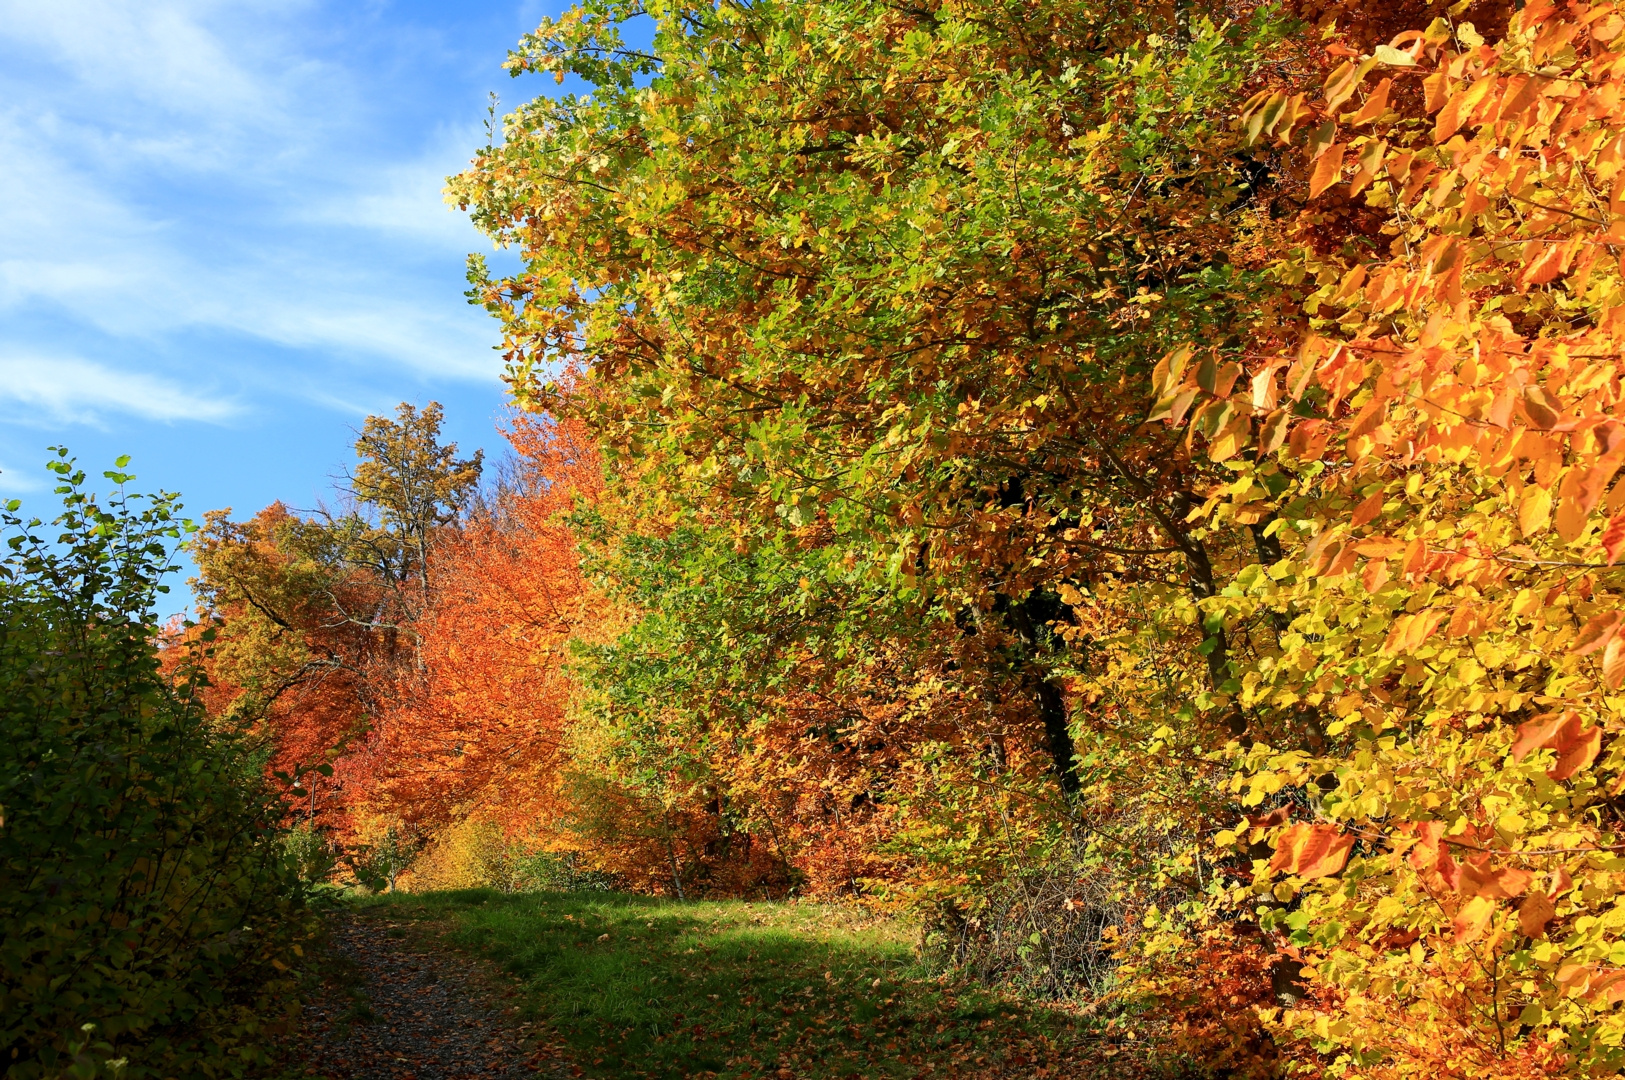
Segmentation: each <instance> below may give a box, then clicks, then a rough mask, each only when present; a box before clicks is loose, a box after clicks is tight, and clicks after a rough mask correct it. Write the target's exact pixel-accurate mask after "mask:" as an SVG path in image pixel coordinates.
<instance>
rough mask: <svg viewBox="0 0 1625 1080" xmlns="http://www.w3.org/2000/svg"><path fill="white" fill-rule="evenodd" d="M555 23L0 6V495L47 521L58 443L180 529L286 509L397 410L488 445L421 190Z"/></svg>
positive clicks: (170, 5) (483, 408)
mask: <svg viewBox="0 0 1625 1080" xmlns="http://www.w3.org/2000/svg"><path fill="white" fill-rule="evenodd" d="M563 6H564V5H563V4H561V3H558V2H549V3H485V4H481V3H450V2H441V3H391V2H369V0H348V2H323V0H304V2H300V0H0V469H3V470H4V471H3V472H0V493H3V494H5V495H7V496H17V497H21V498H22V499H23V500H24V504H25V508H26V509H27V510H29V511H32V512H36V513H42V515H43V514H44V512H46V511H49V510H50V509H51V502H50V499H51V497H50V495H49V490H48V485H47V483H46V480H45V478H44V473H43V469H42V467H41V462H43V460H44V459H45V457H46V452H45V448H46V447H47V446H48V445H50V444H53V443H59V442H60V443H66V444H67V445H68V446H70V447H71V448H72V449H73V451H74V452H75V454H76V455H77V456H78V457H79V459H80V461H81V463H82V464H83V465H86V466H87V467H91V468H92V470H93V472H99V471H100V470H101V469H102V468H104V467H107V466H108V465H110V464H111V461H112V459H113V458H114V457H116V456H117V455H119V454H123V453H128V454H130V455H132V457H133V462H132V465H131V470H132V471H133V472H135V473H136V474H137V475H138V476H139V478H140V480H139V483H138V485H137V486H140V487H163V488H165V489H168V490H172V491H173V490H178V491H180V492H181V493H182V494H183V495H184V496H185V500H186V504H187V508H188V512H189V513H190V514H191V515H192V516H201V514H202V512H203V511H204V510H206V509H213V508H218V507H223V506H231V507H233V508H234V509H235V510H236V512H237V514H238V515H239V516H246V515H247V514H250V513H252V512H253V511H254V510H256V509H258V508H259V507H261V506H264V505H265V504H267V503H269V502H271V501H272V500H274V499H278V498H281V499H284V500H286V501H288V502H289V503H291V504H293V505H295V506H304V507H308V506H312V505H314V504H315V502H316V501H317V500H318V499H319V498H321V497H322V496H323V494H324V493H325V492H326V490H327V488H328V485H329V479H328V478H329V477H330V476H331V475H332V474H333V473H334V472H336V470H337V469H338V467H339V466H341V465H342V464H344V463H345V462H346V461H347V460H348V458H349V456H350V453H349V443H350V441H351V439H352V437H353V436H352V434H351V429H352V428H355V427H359V425H360V423H361V420H362V418H363V417H365V416H366V415H367V414H368V413H375V412H386V411H389V410H391V409H393V407H394V406H395V404H396V403H398V402H400V401H403V400H405V401H412V402H415V403H419V404H421V403H424V402H427V401H429V400H431V399H435V400H439V401H441V402H442V403H443V404H444V405H445V407H446V412H447V420H448V424H447V427H448V433H449V435H450V436H451V437H452V438H455V439H456V440H457V441H458V442H459V443H460V444H461V446H462V448H463V449H464V450H472V449H473V448H475V447H481V446H483V447H485V448H486V450H487V452H488V454H496V453H500V451H501V449H502V443H501V440H500V438H499V436H498V435H497V434H496V430H495V425H496V422H497V421H498V420H499V419H500V417H501V413H502V409H503V394H502V386H501V383H500V379H499V376H500V374H501V361H500V359H499V358H498V355H497V353H496V352H494V351H493V349H492V346H494V345H496V344H497V342H498V341H499V334H498V330H497V326H496V324H495V322H494V321H493V320H491V319H490V317H489V316H487V315H486V314H485V313H484V312H483V311H481V310H480V309H478V308H472V307H470V306H468V304H467V302H466V301H465V300H464V298H463V295H462V293H463V289H464V288H465V287H466V286H465V284H464V282H463V277H462V275H463V263H464V258H465V256H466V254H467V253H468V252H470V251H486V252H489V251H490V247H491V245H490V243H489V242H488V241H487V240H485V239H484V238H483V237H482V236H480V235H479V234H478V233H476V232H475V231H474V229H473V228H472V226H470V225H469V224H468V222H467V220H466V218H464V217H463V216H462V215H461V214H459V213H457V212H456V210H455V209H453V208H449V207H447V206H446V205H445V204H444V202H443V201H442V198H441V187H442V184H443V182H444V178H445V176H446V175H447V174H449V173H453V172H456V171H458V170H459V169H461V168H462V167H463V166H464V165H465V164H466V162H467V161H468V159H469V157H470V155H471V154H472V152H473V151H474V149H475V148H476V147H477V146H478V145H479V144H480V143H481V142H482V141H483V139H484V135H483V121H484V117H485V106H486V95H487V94H488V93H489V92H490V91H492V90H495V91H497V92H498V93H499V94H500V95H501V96H502V99H503V102H504V104H505V106H511V105H513V104H515V103H517V102H518V101H519V100H521V98H523V97H529V96H533V95H535V94H538V93H545V92H549V91H551V90H552V89H553V84H552V81H551V80H550V79H548V80H545V81H544V80H543V79H540V78H537V77H526V78H523V79H519V80H513V79H510V78H509V77H508V75H507V73H506V72H504V71H503V70H502V69H501V67H500V65H501V62H502V60H503V59H504V57H505V55H506V53H507V50H508V49H509V48H510V47H512V46H513V44H514V43H515V42H517V41H518V39H519V37H520V35H521V34H523V33H524V32H526V31H528V30H532V29H534V28H535V26H536V23H537V22H538V21H539V20H540V18H541V17H542V16H543V15H545V14H554V13H556V12H557V11H558V10H560V9H562V7H563ZM503 258H504V259H510V258H511V255H506V254H505V255H504V257H503ZM503 265H504V261H503V260H502V259H498V260H496V261H494V262H493V267H494V268H501V267H502V266H503ZM507 265H511V263H508V264H507Z"/></svg>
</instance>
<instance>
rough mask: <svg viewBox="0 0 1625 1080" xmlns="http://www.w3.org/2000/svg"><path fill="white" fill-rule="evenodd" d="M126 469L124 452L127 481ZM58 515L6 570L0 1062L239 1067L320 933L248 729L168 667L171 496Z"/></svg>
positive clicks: (22, 1072)
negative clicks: (220, 717) (307, 939)
mask: <svg viewBox="0 0 1625 1080" xmlns="http://www.w3.org/2000/svg"><path fill="white" fill-rule="evenodd" d="M126 462H127V459H121V460H120V462H119V467H120V468H122V467H123V466H124V465H125V464H126ZM50 468H51V469H52V470H53V471H54V472H55V473H56V474H57V475H58V477H59V478H60V480H61V483H60V486H58V488H57V492H58V494H60V495H62V496H63V503H64V509H63V512H62V514H61V515H60V516H59V517H58V518H57V519H56V520H55V522H54V523H53V524H54V525H55V527H56V528H57V529H58V530H59V535H58V536H56V537H55V538H54V539H46V538H45V537H42V536H41V535H40V531H41V529H42V523H41V522H40V521H38V520H32V521H26V522H25V521H23V520H21V519H20V518H18V517H16V516H15V514H16V511H17V507H18V504H17V503H16V502H15V501H13V502H12V503H11V504H9V505H8V506H7V508H6V513H5V517H4V520H5V523H6V525H7V526H8V527H9V528H10V529H11V530H12V531H13V533H14V535H13V536H12V537H11V538H10V541H9V547H10V551H9V553H8V554H7V555H6V557H5V559H4V561H3V562H0V807H3V810H0V813H3V818H0V972H3V987H0V1055H3V1056H0V1061H4V1063H5V1064H4V1068H5V1075H6V1076H7V1077H8V1078H10V1077H15V1078H19V1080H21V1078H29V1080H33V1078H49V1077H60V1076H76V1077H89V1076H93V1075H98V1074H100V1073H101V1072H102V1071H103V1070H107V1071H110V1072H120V1071H122V1073H123V1075H124V1076H127V1077H144V1076H165V1077H183V1076H202V1075H208V1076H221V1075H232V1076H236V1075H242V1074H243V1073H245V1072H247V1071H249V1070H250V1069H252V1068H253V1067H255V1065H256V1064H258V1063H261V1062H263V1061H264V1060H265V1055H264V1051H263V1049H262V1048H261V1043H262V1036H263V1035H264V1034H266V1028H267V1023H266V1021H265V1020H264V1019H263V1018H264V1017H266V1016H269V1015H273V1014H274V1012H275V1008H274V1005H275V1003H277V1002H282V1003H284V1004H286V1003H291V1002H292V1001H294V1000H296V995H295V994H293V993H292V990H293V983H292V979H291V975H290V969H291V967H292V962H293V959H294V957H296V956H298V955H299V954H300V953H301V951H302V950H301V947H300V944H299V942H300V939H301V938H302V937H304V936H306V935H308V933H309V931H310V925H311V924H310V922H309V921H308V916H307V914H306V910H305V907H304V905H303V901H302V893H301V890H300V887H299V885H298V881H297V878H296V877H295V876H294V873H293V870H292V868H291V867H290V866H289V865H288V863H287V860H285V859H284V857H283V853H282V846H281V845H280V844H279V843H278V842H276V841H277V838H278V836H277V834H278V829H277V822H278V821H279V820H280V819H281V817H282V814H283V808H282V807H281V805H280V803H278V802H276V801H274V800H273V799H272V798H271V797H270V796H269V795H268V794H267V793H266V790H265V788H264V786H263V785H262V783H261V781H260V774H259V770H258V768H257V766H256V764H255V759H254V758H253V757H252V756H251V755H250V754H249V753H248V752H247V749H246V747H245V744H244V743H243V741H242V739H241V738H240V737H239V735H238V733H236V732H235V731H231V730H220V729H219V728H217V727H215V726H212V725H211V724H210V723H209V722H208V720H207V719H206V717H205V715H204V712H203V710H202V708H201V706H200V704H199V702H198V696H197V691H198V689H199V681H198V679H197V678H196V676H195V674H193V671H194V668H193V665H192V664H190V663H189V662H187V661H185V660H184V659H183V660H182V661H181V662H180V663H178V664H177V663H168V664H166V663H165V662H164V660H165V657H164V655H163V654H162V652H161V649H160V645H161V644H162V633H161V628H160V625H159V623H158V620H157V617H156V616H155V614H154V610H153V608H154V604H155V602H156V600H157V599H158V597H159V595H160V594H161V593H163V592H164V591H165V588H164V586H163V585H161V584H160V579H161V578H162V577H163V575H164V574H165V573H166V572H167V571H168V570H169V569H170V568H171V567H172V562H173V551H174V547H175V544H176V542H177V541H179V540H180V539H181V538H182V537H183V536H184V533H185V530H186V528H188V523H185V522H184V521H182V520H181V519H179V518H178V517H177V516H176V512H177V511H178V509H179V504H178V503H177V502H176V499H175V497H174V496H172V495H167V494H161V495H158V496H155V497H150V498H147V497H143V496H134V495H131V496H126V495H125V494H124V492H123V485H124V484H125V483H126V482H127V481H128V480H130V479H131V477H129V476H127V475H124V474H122V473H119V472H109V473H107V474H106V475H107V477H108V478H109V479H111V480H113V482H114V483H115V484H117V485H118V489H117V493H116V494H115V495H114V496H113V497H112V498H111V499H110V500H109V502H108V503H107V505H106V506H105V507H104V506H103V505H101V504H99V503H98V502H97V500H96V498H95V497H94V496H92V495H90V494H88V493H86V492H85V490H84V484H85V474H84V473H83V472H82V471H79V470H77V469H75V468H74V465H73V462H72V461H71V460H70V459H68V458H67V457H66V452H65V451H60V450H59V451H58V460H55V461H53V462H51V465H50Z"/></svg>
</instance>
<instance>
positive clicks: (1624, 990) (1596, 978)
mask: <svg viewBox="0 0 1625 1080" xmlns="http://www.w3.org/2000/svg"><path fill="white" fill-rule="evenodd" d="M1586 1000H1588V1001H1590V1002H1591V1003H1592V1004H1594V1005H1604V1006H1607V1005H1612V1004H1614V1003H1615V1002H1618V1001H1625V969H1621V968H1604V969H1603V970H1601V971H1598V972H1597V973H1596V974H1594V975H1593V976H1592V977H1591V985H1590V986H1589V987H1588V988H1587V989H1586Z"/></svg>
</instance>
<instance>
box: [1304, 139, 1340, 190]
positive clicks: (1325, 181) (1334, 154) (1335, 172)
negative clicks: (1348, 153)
mask: <svg viewBox="0 0 1625 1080" xmlns="http://www.w3.org/2000/svg"><path fill="white" fill-rule="evenodd" d="M1345 149H1346V147H1344V145H1343V144H1342V143H1336V144H1334V145H1333V146H1332V147H1331V149H1329V150H1327V151H1326V152H1325V153H1324V154H1322V155H1320V158H1319V160H1317V161H1316V162H1315V171H1314V173H1313V174H1312V175H1311V176H1310V177H1309V197H1310V198H1311V199H1313V198H1314V197H1315V196H1317V195H1319V194H1320V193H1321V192H1322V191H1325V190H1326V189H1327V188H1329V187H1331V186H1332V185H1333V184H1335V183H1337V181H1338V179H1339V178H1340V177H1342V175H1343V151H1344V150H1345Z"/></svg>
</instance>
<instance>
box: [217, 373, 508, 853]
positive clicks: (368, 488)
mask: <svg viewBox="0 0 1625 1080" xmlns="http://www.w3.org/2000/svg"><path fill="white" fill-rule="evenodd" d="M441 421H442V412H441V409H440V406H439V405H438V404H437V403H434V402H431V403H430V404H429V405H428V406H427V407H425V408H424V409H423V410H422V411H421V412H420V411H418V410H417V409H416V408H414V407H413V406H411V405H407V404H403V405H401V407H400V408H399V410H397V414H396V419H395V420H389V419H387V418H384V417H377V416H373V417H368V418H367V420H366V421H365V423H364V425H363V427H362V430H361V432H360V433H359V434H358V437H357V439H356V443H355V450H356V457H357V464H356V466H355V467H354V469H353V470H351V471H349V472H347V473H346V474H345V486H344V488H343V489H342V491H341V494H342V495H343V496H345V505H344V506H342V507H341V508H339V509H337V510H334V509H328V508H323V509H321V510H318V511H317V512H315V513H311V514H304V515H301V514H299V513H295V512H294V511H292V510H289V509H288V508H287V507H286V506H284V505H282V504H281V503H277V504H274V505H272V506H271V507H268V508H266V509H265V510H263V511H261V512H260V513H259V514H257V515H256V516H255V517H253V518H252V519H250V520H249V521H247V522H241V523H238V522H233V521H232V520H231V518H230V512H229V511H217V512H214V513H210V514H208V515H206V516H205V527H204V529H203V530H202V531H201V532H200V533H199V535H198V536H197V538H196V539H195V540H194V541H193V544H192V551H193V557H194V559H195V561H196V563H197V565H198V569H199V575H198V577H197V578H196V579H194V581H193V588H194V591H195V592H196V594H197V598H198V604H199V608H200V609H201V610H202V611H203V612H204V613H205V614H206V617H207V618H208V619H210V620H212V621H214V622H216V623H217V624H218V625H219V636H218V638H217V640H216V642H215V644H214V647H213V650H212V651H213V660H212V669H211V672H210V674H211V677H212V679H213V680H214V682H215V684H216V686H215V689H214V690H213V696H214V697H215V699H216V709H217V711H224V712H230V713H232V714H234V715H236V716H239V717H241V718H244V719H249V720H255V721H258V722H259V725H260V730H261V732H262V735H263V736H264V738H265V739H266V740H267V742H268V743H269V745H270V746H271V748H272V749H271V758H270V765H269V768H270V769H271V770H272V771H273V772H275V773H279V774H281V775H282V776H283V777H284V778H285V783H287V784H288V785H289V787H290V790H293V789H295V788H296V789H297V794H298V797H299V800H302V801H303V802H304V804H305V806H306V811H307V816H308V817H310V818H312V819H317V818H320V819H321V820H323V821H328V820H329V819H330V818H331V821H332V823H334V824H337V825H341V826H344V827H348V825H349V824H350V822H349V818H348V813H349V809H350V807H351V806H352V804H354V803H355V802H356V801H357V800H358V799H359V798H360V797H361V792H362V791H363V790H365V789H366V788H367V787H368V785H369V784H370V780H369V779H368V778H367V777H366V775H365V773H364V771H358V769H357V761H356V759H354V758H353V757H351V758H348V759H346V761H345V763H344V765H343V766H341V767H340V768H339V773H338V775H337V776H336V777H334V778H332V779H329V778H328V774H329V773H330V772H331V771H332V769H333V767H334V766H333V762H334V761H335V760H337V759H340V758H343V757H344V756H345V755H346V752H347V751H349V750H350V749H352V748H354V747H356V746H358V745H360V743H361V741H362V740H363V739H364V737H365V735H366V733H367V732H368V731H369V730H370V729H371V726H372V724H373V723H374V722H375V721H376V719H377V718H378V716H379V715H380V714H381V712H382V710H383V709H384V707H385V705H386V703H387V701H388V700H389V698H390V696H391V694H392V692H393V685H394V682H395V680H396V679H397V677H398V669H399V668H400V666H401V664H402V663H404V662H410V661H413V660H415V659H416V658H417V653H418V650H419V646H420V635H419V633H418V631H417V629H416V624H417V622H418V621H419V620H420V619H421V618H422V617H423V616H424V613H425V612H426V610H427V606H428V604H429V603H430V601H431V599H432V595H433V592H432V574H433V571H432V569H431V562H432V560H433V558H434V553H435V545H436V544H437V543H438V542H439V541H440V540H441V538H442V537H443V536H444V535H446V534H448V533H453V532H455V529H456V525H457V522H458V520H459V515H460V512H461V510H462V509H463V508H464V507H465V506H467V505H468V503H469V500H470V499H471V498H472V497H473V494H474V492H475V490H476V488H477V485H478V482H479V475H480V467H481V462H482V455H481V454H480V453H478V452H476V453H475V455H474V456H473V457H472V458H469V459H460V458H458V456H457V447H456V445H455V444H450V445H442V444H441V443H440V441H439V435H440V425H441ZM318 764H319V765H321V766H322V770H323V771H320V772H309V771H306V772H302V773H301V771H300V769H301V766H315V765H318Z"/></svg>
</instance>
